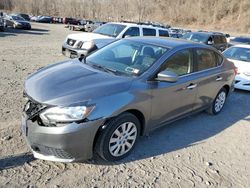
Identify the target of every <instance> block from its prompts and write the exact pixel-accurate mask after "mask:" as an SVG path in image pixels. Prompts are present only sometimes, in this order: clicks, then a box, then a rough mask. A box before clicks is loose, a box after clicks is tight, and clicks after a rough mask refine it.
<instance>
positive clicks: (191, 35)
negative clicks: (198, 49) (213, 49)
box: [182, 33, 208, 43]
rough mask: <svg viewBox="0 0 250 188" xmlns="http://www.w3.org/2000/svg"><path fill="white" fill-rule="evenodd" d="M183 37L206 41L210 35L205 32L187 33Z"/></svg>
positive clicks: (195, 40)
mask: <svg viewBox="0 0 250 188" xmlns="http://www.w3.org/2000/svg"><path fill="white" fill-rule="evenodd" d="M182 38H183V39H187V40H192V41H194V42H202V43H206V42H207V40H208V35H206V34H203V33H186V34H185V35H183V37H182Z"/></svg>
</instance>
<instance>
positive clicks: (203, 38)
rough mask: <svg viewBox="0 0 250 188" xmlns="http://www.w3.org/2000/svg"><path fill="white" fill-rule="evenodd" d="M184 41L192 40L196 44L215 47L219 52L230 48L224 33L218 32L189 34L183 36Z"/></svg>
mask: <svg viewBox="0 0 250 188" xmlns="http://www.w3.org/2000/svg"><path fill="white" fill-rule="evenodd" d="M182 38H183V39H186V40H192V41H194V42H199V43H203V44H206V45H210V46H213V47H214V48H216V49H217V50H219V51H221V52H223V51H224V50H225V49H227V47H228V43H227V40H226V37H225V35H224V34H222V33H216V32H189V33H186V34H185V35H183V37H182Z"/></svg>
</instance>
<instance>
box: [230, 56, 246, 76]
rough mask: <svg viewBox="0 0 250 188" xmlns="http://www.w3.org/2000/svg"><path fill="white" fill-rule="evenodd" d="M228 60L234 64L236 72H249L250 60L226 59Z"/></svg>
mask: <svg viewBox="0 0 250 188" xmlns="http://www.w3.org/2000/svg"><path fill="white" fill-rule="evenodd" d="M228 60H229V61H231V62H233V63H234V65H235V66H236V67H237V68H238V73H241V72H250V62H246V61H239V60H235V59H228Z"/></svg>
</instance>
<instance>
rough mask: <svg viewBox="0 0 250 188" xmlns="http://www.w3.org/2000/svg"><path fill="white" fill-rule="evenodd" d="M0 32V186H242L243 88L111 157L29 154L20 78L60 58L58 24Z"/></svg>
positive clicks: (245, 159) (245, 156) (249, 158)
mask: <svg viewBox="0 0 250 188" xmlns="http://www.w3.org/2000/svg"><path fill="white" fill-rule="evenodd" d="M32 26H33V28H34V29H33V30H31V31H24V30H13V29H8V30H7V31H6V32H4V33H0V187H163V188H167V187H171V188H172V187H173V188H175V187H178V188H179V187H198V188H200V187H226V188H228V187H245V188H247V187H250V170H249V169H250V131H249V130H250V93H249V92H243V91H235V92H234V93H233V94H232V95H231V96H230V98H228V101H227V103H226V106H225V108H224V110H223V112H222V113H221V114H220V115H218V116H210V115H208V114H206V113H205V112H202V113H199V114H197V115H193V116H190V117H188V118H186V119H183V120H180V121H178V122H175V123H172V124H171V125H168V126H165V127H163V128H160V129H158V130H156V131H154V132H152V133H150V134H149V135H148V136H144V137H142V138H140V139H139V141H138V144H137V146H136V148H135V150H134V151H133V152H132V154H131V155H130V156H129V157H128V158H126V159H124V160H122V161H119V162H116V163H105V162H102V161H100V160H89V161H87V162H82V163H70V164H64V163H56V162H49V161H43V160H37V159H34V158H33V157H32V154H31V153H30V151H29V149H28V147H27V146H26V143H25V140H24V138H23V136H22V134H21V131H20V121H21V111H22V90H23V82H24V79H25V77H26V76H27V75H28V74H29V73H32V72H33V71H35V70H36V69H38V68H40V67H42V66H45V65H48V64H51V63H55V62H58V61H61V60H64V59H65V57H64V56H62V55H61V44H62V42H63V40H64V39H65V37H66V35H67V34H68V33H70V31H69V30H68V29H65V28H63V25H48V24H33V25H32Z"/></svg>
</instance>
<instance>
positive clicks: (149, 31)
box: [142, 28, 156, 36]
mask: <svg viewBox="0 0 250 188" xmlns="http://www.w3.org/2000/svg"><path fill="white" fill-rule="evenodd" d="M142 31H143V36H156V30H155V29H150V28H143V29H142Z"/></svg>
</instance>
